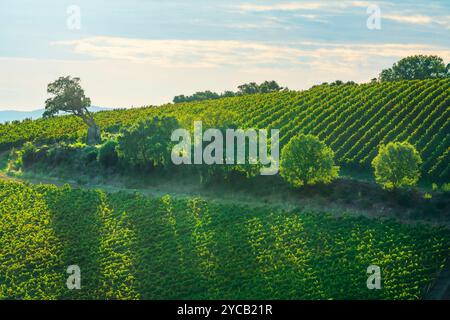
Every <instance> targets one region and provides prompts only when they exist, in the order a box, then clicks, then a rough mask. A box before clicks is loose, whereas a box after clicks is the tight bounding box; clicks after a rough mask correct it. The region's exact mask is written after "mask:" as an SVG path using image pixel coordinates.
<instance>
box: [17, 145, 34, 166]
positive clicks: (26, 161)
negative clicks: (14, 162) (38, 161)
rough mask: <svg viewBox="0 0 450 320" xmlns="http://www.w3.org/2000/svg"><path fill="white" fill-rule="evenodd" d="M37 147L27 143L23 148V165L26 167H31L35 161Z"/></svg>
mask: <svg viewBox="0 0 450 320" xmlns="http://www.w3.org/2000/svg"><path fill="white" fill-rule="evenodd" d="M36 150H37V148H36V146H35V145H34V144H33V143H31V142H26V143H25V144H24V145H23V148H22V151H21V153H22V163H23V165H24V166H25V167H28V166H31V165H32V164H33V163H34V160H35V154H36Z"/></svg>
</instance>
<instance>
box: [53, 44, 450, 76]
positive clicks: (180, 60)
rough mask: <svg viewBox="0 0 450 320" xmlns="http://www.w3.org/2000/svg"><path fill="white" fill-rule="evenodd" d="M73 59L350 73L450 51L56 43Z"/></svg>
mask: <svg viewBox="0 0 450 320" xmlns="http://www.w3.org/2000/svg"><path fill="white" fill-rule="evenodd" d="M53 44H54V45H64V46H68V47H69V48H71V49H72V50H73V51H74V52H75V53H78V54H81V55H84V56H87V57H91V58H96V59H107V60H108V59H112V60H122V61H129V62H134V63H145V64H150V65H155V66H159V67H166V68H180V67H183V68H191V69H192V68H217V67H237V68H248V67H258V68H263V67H267V68H280V69H283V68H291V67H298V66H302V67H305V68H314V69H315V68H329V67H330V66H334V68H337V69H340V70H348V69H352V68H356V67H357V66H358V64H360V63H370V61H373V60H374V59H376V58H401V57H405V56H408V55H414V54H436V55H439V56H441V57H442V58H444V59H446V60H448V59H449V58H450V54H449V50H448V49H447V48H443V47H439V46H430V45H424V44H396V43H393V44H348V43H345V44H339V43H338V44H336V43H335V44H332V43H325V42H305V41H303V42H290V43H289V42H283V43H263V42H252V41H238V40H150V39H130V38H117V37H88V38H82V39H78V40H69V41H60V42H56V43H53Z"/></svg>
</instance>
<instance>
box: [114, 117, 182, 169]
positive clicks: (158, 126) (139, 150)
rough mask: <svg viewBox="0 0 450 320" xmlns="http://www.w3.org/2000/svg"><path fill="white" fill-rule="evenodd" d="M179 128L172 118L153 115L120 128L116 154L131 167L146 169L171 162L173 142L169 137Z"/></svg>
mask: <svg viewBox="0 0 450 320" xmlns="http://www.w3.org/2000/svg"><path fill="white" fill-rule="evenodd" d="M177 128H179V124H178V121H177V120H176V119H174V118H170V117H163V118H158V117H155V118H153V119H151V120H147V121H143V122H140V123H138V124H135V125H133V126H131V127H125V128H123V129H122V130H121V135H120V136H119V139H118V148H117V151H118V154H119V157H120V158H121V159H123V160H124V161H125V162H126V163H128V164H129V165H130V166H132V167H138V168H142V169H148V168H152V167H155V166H159V165H162V166H165V165H168V164H169V163H171V153H172V147H173V145H174V143H173V142H172V141H171V139H170V137H171V134H172V132H173V131H174V130H175V129H177Z"/></svg>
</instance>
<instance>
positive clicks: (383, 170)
mask: <svg viewBox="0 0 450 320" xmlns="http://www.w3.org/2000/svg"><path fill="white" fill-rule="evenodd" d="M421 163H422V160H421V158H420V155H419V153H418V152H417V151H416V149H415V148H414V146H412V145H411V144H409V143H408V142H390V143H388V144H387V145H381V146H380V148H379V151H378V155H377V156H376V157H375V158H374V159H373V161H372V166H373V168H374V169H375V179H376V181H377V182H378V183H379V184H380V185H382V186H383V187H384V188H386V189H396V188H399V187H402V186H413V185H415V184H416V183H417V181H418V180H419V178H420V164H421Z"/></svg>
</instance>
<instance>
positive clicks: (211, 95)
mask: <svg viewBox="0 0 450 320" xmlns="http://www.w3.org/2000/svg"><path fill="white" fill-rule="evenodd" d="M281 90H287V88H283V87H281V86H280V85H279V84H278V83H277V82H276V81H264V82H263V83H261V84H257V83H256V82H250V83H245V84H242V85H240V86H238V91H236V92H234V91H225V92H223V93H216V92H212V91H209V90H207V91H200V92H196V93H194V94H193V95H190V96H185V95H179V96H175V97H174V98H173V102H174V103H181V102H192V101H202V100H212V99H220V98H227V97H236V96H242V95H245V94H257V93H270V92H277V91H281Z"/></svg>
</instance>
